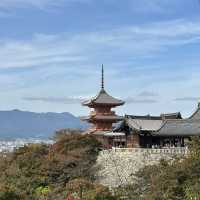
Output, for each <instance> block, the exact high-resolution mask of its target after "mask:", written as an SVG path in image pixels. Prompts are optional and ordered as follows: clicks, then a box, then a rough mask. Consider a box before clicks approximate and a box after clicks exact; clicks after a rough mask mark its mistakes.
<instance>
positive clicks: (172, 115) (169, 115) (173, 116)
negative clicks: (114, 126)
mask: <svg viewBox="0 0 200 200" xmlns="http://www.w3.org/2000/svg"><path fill="white" fill-rule="evenodd" d="M125 118H131V119H145V120H163V119H182V116H181V113H180V112H177V113H167V114H161V115H160V116H152V115H143V116H138V115H125Z"/></svg>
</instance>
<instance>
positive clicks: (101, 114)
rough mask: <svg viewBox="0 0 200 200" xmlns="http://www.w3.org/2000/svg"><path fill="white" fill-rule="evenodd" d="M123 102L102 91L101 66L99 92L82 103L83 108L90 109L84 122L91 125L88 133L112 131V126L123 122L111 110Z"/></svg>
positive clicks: (121, 118)
mask: <svg viewBox="0 0 200 200" xmlns="http://www.w3.org/2000/svg"><path fill="white" fill-rule="evenodd" d="M124 103H125V102H124V101H122V100H119V99H116V98H114V97H112V96H110V95H109V94H108V93H107V92H106V90H105V89H104V68H103V65H102V81H101V90H100V92H99V93H98V94H97V96H96V97H94V98H92V99H90V100H88V101H85V102H83V105H84V106H88V107H89V108H92V109H93V111H91V113H90V115H89V116H88V117H86V118H84V120H86V121H88V122H89V123H92V124H93V126H92V128H91V129H90V130H89V132H91V133H92V132H96V131H112V128H113V127H112V125H113V124H114V123H116V122H119V121H121V120H123V117H120V116H118V115H116V113H115V112H114V111H112V108H115V107H117V106H121V105H123V104H124Z"/></svg>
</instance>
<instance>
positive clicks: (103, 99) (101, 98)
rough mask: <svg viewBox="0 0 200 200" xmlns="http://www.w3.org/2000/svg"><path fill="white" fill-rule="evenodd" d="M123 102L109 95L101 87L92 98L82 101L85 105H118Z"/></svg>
mask: <svg viewBox="0 0 200 200" xmlns="http://www.w3.org/2000/svg"><path fill="white" fill-rule="evenodd" d="M124 103H125V102H124V101H122V100H119V99H116V98H114V97H112V96H110V95H109V94H108V93H107V92H106V91H105V90H104V89H101V90H100V92H99V94H98V95H97V96H96V97H94V98H92V99H91V100H89V101H85V102H83V105H85V106H93V105H104V104H105V105H112V106H120V105H123V104H124Z"/></svg>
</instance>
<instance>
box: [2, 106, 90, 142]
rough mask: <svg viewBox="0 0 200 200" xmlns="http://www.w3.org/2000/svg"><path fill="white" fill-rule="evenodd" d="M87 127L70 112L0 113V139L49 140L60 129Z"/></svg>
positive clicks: (5, 111)
mask: <svg viewBox="0 0 200 200" xmlns="http://www.w3.org/2000/svg"><path fill="white" fill-rule="evenodd" d="M87 127H88V124H87V123H85V122H82V121H81V120H80V118H78V117H76V116H74V115H73V114H71V113H69V112H62V113H57V112H41V113H36V112H31V111H22V110H19V109H14V110H3V111H0V139H15V138H30V137H36V138H38V137H39V138H49V137H51V136H52V135H53V134H54V133H55V131H56V130H59V129H65V128H71V129H82V130H84V129H86V128H87Z"/></svg>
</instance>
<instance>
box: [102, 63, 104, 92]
mask: <svg viewBox="0 0 200 200" xmlns="http://www.w3.org/2000/svg"><path fill="white" fill-rule="evenodd" d="M101 73H102V74H101V75H102V76H101V78H102V79H101V89H104V67H103V64H102V72H101Z"/></svg>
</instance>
